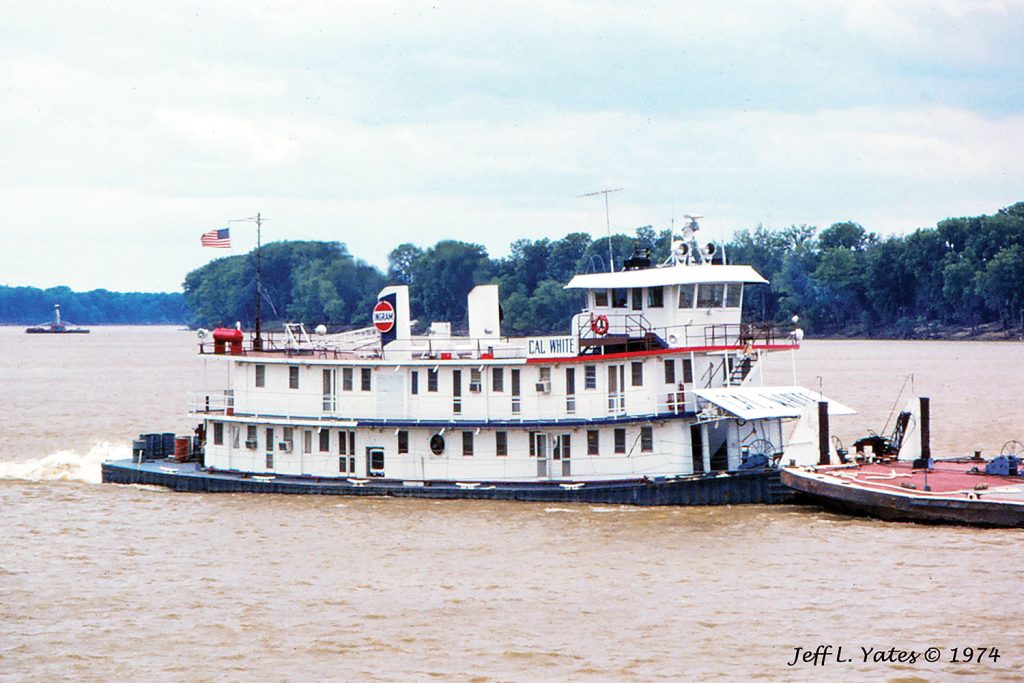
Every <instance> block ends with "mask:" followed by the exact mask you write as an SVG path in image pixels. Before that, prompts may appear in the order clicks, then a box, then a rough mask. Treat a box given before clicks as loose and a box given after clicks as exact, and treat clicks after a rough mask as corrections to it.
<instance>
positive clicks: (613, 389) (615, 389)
mask: <svg viewBox="0 0 1024 683" xmlns="http://www.w3.org/2000/svg"><path fill="white" fill-rule="evenodd" d="M625 385H626V366H625V365H609V366H608V413H609V414H610V415H621V414H622V413H624V412H626V400H625V396H624V395H623V391H624V390H625Z"/></svg>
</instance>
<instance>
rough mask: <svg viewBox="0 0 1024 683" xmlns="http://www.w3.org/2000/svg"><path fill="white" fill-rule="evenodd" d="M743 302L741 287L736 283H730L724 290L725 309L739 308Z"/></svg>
mask: <svg viewBox="0 0 1024 683" xmlns="http://www.w3.org/2000/svg"><path fill="white" fill-rule="evenodd" d="M742 300H743V285H741V284H740V283H738V282H733V283H730V284H729V286H728V287H726V289H725V307H726V308H739V307H740V303H741V302H742Z"/></svg>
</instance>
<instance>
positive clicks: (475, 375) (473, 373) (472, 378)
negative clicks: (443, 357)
mask: <svg viewBox="0 0 1024 683" xmlns="http://www.w3.org/2000/svg"><path fill="white" fill-rule="evenodd" d="M481 388H482V387H481V386H480V368H472V369H471V370H470V371H469V390H470V392H476V393H479V392H480V389H481Z"/></svg>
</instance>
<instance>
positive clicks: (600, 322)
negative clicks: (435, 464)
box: [590, 315, 608, 337]
mask: <svg viewBox="0 0 1024 683" xmlns="http://www.w3.org/2000/svg"><path fill="white" fill-rule="evenodd" d="M590 329H591V330H593V331H594V334H596V335H598V336H601V337H603V336H604V335H606V334H608V316H606V315H598V316H594V317H593V318H591V319H590Z"/></svg>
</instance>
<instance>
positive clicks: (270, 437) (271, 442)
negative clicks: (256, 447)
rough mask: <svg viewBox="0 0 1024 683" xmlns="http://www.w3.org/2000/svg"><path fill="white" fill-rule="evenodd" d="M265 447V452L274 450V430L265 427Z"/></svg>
mask: <svg viewBox="0 0 1024 683" xmlns="http://www.w3.org/2000/svg"><path fill="white" fill-rule="evenodd" d="M266 447H267V451H268V452H269V451H272V450H274V428H273V427H267V443H266Z"/></svg>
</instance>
